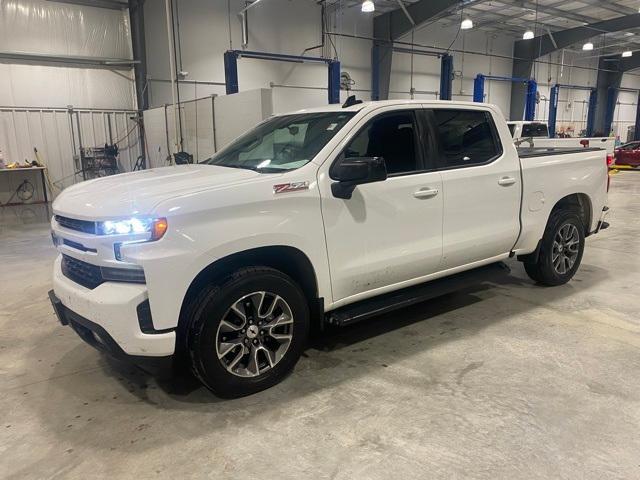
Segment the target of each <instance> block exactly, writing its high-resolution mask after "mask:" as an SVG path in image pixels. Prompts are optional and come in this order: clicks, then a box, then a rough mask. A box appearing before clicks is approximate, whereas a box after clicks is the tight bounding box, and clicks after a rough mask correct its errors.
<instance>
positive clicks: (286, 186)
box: [273, 182, 309, 194]
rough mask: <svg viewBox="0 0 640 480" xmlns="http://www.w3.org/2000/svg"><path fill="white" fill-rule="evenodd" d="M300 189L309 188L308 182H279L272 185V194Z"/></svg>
mask: <svg viewBox="0 0 640 480" xmlns="http://www.w3.org/2000/svg"><path fill="white" fill-rule="evenodd" d="M300 190H309V182H291V183H279V184H278V185H274V186H273V193H274V194H278V193H290V192H299V191H300Z"/></svg>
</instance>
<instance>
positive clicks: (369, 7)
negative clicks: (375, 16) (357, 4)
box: [360, 0, 376, 13]
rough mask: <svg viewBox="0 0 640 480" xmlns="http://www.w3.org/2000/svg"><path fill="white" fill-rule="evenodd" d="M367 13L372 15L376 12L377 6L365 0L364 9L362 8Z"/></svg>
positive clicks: (369, 0)
mask: <svg viewBox="0 0 640 480" xmlns="http://www.w3.org/2000/svg"><path fill="white" fill-rule="evenodd" d="M360 10H362V11H363V12H365V13H371V12H375V11H376V6H375V5H374V3H373V2H372V1H371V0H364V2H362V7H361V8H360Z"/></svg>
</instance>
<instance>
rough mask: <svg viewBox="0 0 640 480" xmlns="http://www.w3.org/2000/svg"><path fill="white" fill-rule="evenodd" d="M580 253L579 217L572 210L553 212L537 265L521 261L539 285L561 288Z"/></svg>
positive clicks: (578, 264) (573, 270)
mask: <svg viewBox="0 0 640 480" xmlns="http://www.w3.org/2000/svg"><path fill="white" fill-rule="evenodd" d="M583 252H584V225H583V224H582V221H581V220H580V217H579V216H578V215H577V214H575V213H574V212H572V211H568V210H557V211H555V212H553V213H552V214H551V217H550V218H549V222H548V223H547V228H546V230H545V232H544V235H543V237H542V243H541V245H540V254H539V255H538V260H537V262H535V263H533V262H525V264H524V269H525V271H526V272H527V275H529V277H530V278H531V279H532V280H535V281H536V282H539V283H541V284H543V285H549V286H555V285H562V284H564V283H567V282H568V281H569V280H571V278H573V276H574V275H575V273H576V272H577V271H578V268H579V267H580V262H581V261H582V254H583Z"/></svg>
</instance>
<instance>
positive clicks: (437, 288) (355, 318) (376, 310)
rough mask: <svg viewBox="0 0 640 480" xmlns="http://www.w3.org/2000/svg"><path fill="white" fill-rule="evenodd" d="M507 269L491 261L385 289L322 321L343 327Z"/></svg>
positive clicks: (490, 278)
mask: <svg viewBox="0 0 640 480" xmlns="http://www.w3.org/2000/svg"><path fill="white" fill-rule="evenodd" d="M510 272H511V270H510V269H509V267H508V266H507V265H505V264H504V263H502V262H498V263H492V264H491V265H486V266H484V267H479V268H475V269H473V270H469V271H466V272H461V273H456V274H455V275H451V276H448V277H443V278H440V279H437V280H432V281H430V282H426V283H421V284H420V285H415V286H413V287H408V288H403V289H402V290H398V291H395V292H391V293H385V294H383V295H379V296H377V297H373V298H369V299H367V300H362V301H360V302H356V303H353V304H351V305H347V306H345V307H341V308H338V309H336V310H333V311H331V312H328V313H327V314H326V315H325V322H326V323H328V324H329V325H333V326H337V327H344V326H346V325H351V324H352V323H356V322H359V321H361V320H366V319H368V318H371V317H374V316H376V315H382V314H383V313H387V312H391V311H393V310H397V309H399V308H404V307H408V306H409V305H414V304H416V303H420V302H424V301H425V300H431V299H433V298H436V297H440V296H442V295H445V294H447V293H452V292H455V291H457V290H462V289H463V288H467V287H470V286H473V285H478V284H481V283H485V282H491V281H495V280H496V279H498V278H503V277H504V276H506V275H508V274H509V273H510Z"/></svg>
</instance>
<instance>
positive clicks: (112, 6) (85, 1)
mask: <svg viewBox="0 0 640 480" xmlns="http://www.w3.org/2000/svg"><path fill="white" fill-rule="evenodd" d="M47 1H48V2H52V3H68V4H71V5H82V6H85V7H97V8H107V9H109V10H123V9H125V8H128V6H129V5H128V4H127V2H120V1H118V0H47Z"/></svg>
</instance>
